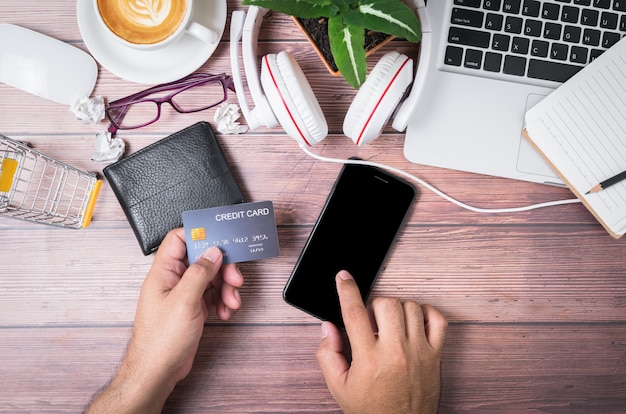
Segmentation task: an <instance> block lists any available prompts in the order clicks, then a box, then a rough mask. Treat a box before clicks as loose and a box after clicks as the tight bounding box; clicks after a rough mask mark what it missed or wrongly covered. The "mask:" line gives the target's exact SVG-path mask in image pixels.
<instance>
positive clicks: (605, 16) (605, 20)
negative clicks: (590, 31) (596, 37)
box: [600, 12, 618, 30]
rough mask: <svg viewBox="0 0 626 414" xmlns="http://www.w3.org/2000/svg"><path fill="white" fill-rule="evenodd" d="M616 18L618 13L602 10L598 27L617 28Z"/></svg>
mask: <svg viewBox="0 0 626 414" xmlns="http://www.w3.org/2000/svg"><path fill="white" fill-rule="evenodd" d="M617 18H618V15H617V14H616V13H610V12H602V17H600V27H601V28H603V29H609V30H615V29H617Z"/></svg>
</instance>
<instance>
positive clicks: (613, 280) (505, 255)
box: [0, 213, 626, 326]
mask: <svg viewBox="0 0 626 414" xmlns="http://www.w3.org/2000/svg"><path fill="white" fill-rule="evenodd" d="M279 217H280V213H279ZM12 221H14V220H12ZM27 224H28V225H29V226H30V227H28V230H26V231H27V233H26V234H28V236H29V237H24V234H25V230H24V229H26V227H20V228H19V230H18V229H17V228H16V229H15V230H6V229H5V230H2V235H3V237H2V238H1V239H0V263H3V265H2V267H1V270H0V275H1V276H0V303H2V304H3V305H4V307H5V309H4V310H3V312H1V313H0V326H32V325H40V324H53V325H54V324H78V325H80V324H86V323H90V324H98V323H105V324H106V323H120V322H125V323H129V322H130V321H132V319H133V315H134V310H135V305H136V298H137V295H138V292H139V288H140V287H141V283H142V282H143V278H144V277H145V274H146V273H147V271H148V269H149V267H150V265H151V263H152V257H144V256H143V255H142V254H141V252H140V250H139V247H138V245H137V242H136V240H135V239H134V235H133V234H132V232H131V230H130V228H128V227H121V226H120V227H113V228H101V227H100V226H99V225H98V224H94V225H93V226H94V227H93V228H89V229H88V230H87V231H83V230H64V229H49V228H48V227H47V226H38V225H30V224H29V223H27ZM309 232H310V228H309V227H308V226H305V227H302V226H291V225H286V224H282V225H281V226H280V227H279V240H280V242H281V256H280V257H278V258H274V259H268V260H264V261H260V262H251V263H245V264H241V265H240V268H241V270H242V272H243V274H244V275H245V277H246V284H245V286H244V287H243V288H242V290H241V294H242V297H243V307H242V309H241V310H240V311H239V313H238V315H237V317H236V318H237V319H236V321H237V322H238V323H261V322H271V323H285V322H290V323H305V322H310V321H311V320H313V319H312V318H311V317H309V316H307V315H305V314H304V313H302V312H300V311H298V310H296V309H294V308H291V307H290V306H288V305H286V304H285V303H284V302H283V300H282V289H283V287H284V285H285V283H286V281H287V279H288V277H289V274H290V273H291V270H292V268H293V266H294V264H295V261H296V259H297V257H298V255H299V253H300V251H301V249H302V247H303V246H304V242H305V240H306V238H307V237H308V234H309ZM602 232H603V230H601V229H597V228H593V229H590V228H587V227H584V226H583V227H581V228H571V227H567V228H563V227H561V226H542V227H541V228H537V227H532V226H528V227H506V226H505V227H502V228H501V227H492V226H484V227H481V226H469V227H467V226H466V227H462V228H459V227H444V226H441V227H431V226H430V225H426V226H424V225H419V224H416V225H413V224H412V225H409V226H408V227H407V228H406V229H405V230H404V231H403V232H402V234H401V235H400V238H399V240H398V243H397V244H396V246H395V248H394V250H393V251H392V254H391V255H390V257H389V260H388V261H387V263H386V266H385V269H384V271H383V272H382V274H381V276H380V279H379V281H378V282H377V284H376V286H375V289H374V293H373V294H374V295H384V296H396V297H402V298H405V299H413V300H418V301H420V302H428V303H431V304H433V305H436V306H437V307H439V308H440V309H441V310H442V311H443V312H444V314H445V315H446V316H447V317H448V318H449V319H450V320H451V321H490V322H496V321H506V322H522V323H526V322H531V321H533V322H549V321H563V322H589V321H597V322H605V321H623V320H624V312H623V309H624V308H625V307H626V269H624V267H623V263H622V262H621V261H617V260H614V258H615V257H623V254H624V247H623V245H621V244H616V243H607V241H609V240H612V239H611V238H610V237H608V236H607V237H605V235H604V234H603V233H602ZM536 234H541V235H542V237H536V236H535V237H533V235H536ZM557 240H558V248H555V247H554V243H555V242H556V241H557ZM77 246H80V249H79V250H77ZM587 251H592V252H594V255H593V257H589V258H586V260H584V261H581V260H579V259H580V258H581V257H585V255H586V254H587ZM76 252H78V254H77V253H76ZM496 258H497V259H496ZM547 264H549V265H547Z"/></svg>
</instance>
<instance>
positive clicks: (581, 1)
mask: <svg viewBox="0 0 626 414" xmlns="http://www.w3.org/2000/svg"><path fill="white" fill-rule="evenodd" d="M574 4H577V5H579V6H591V0H574Z"/></svg>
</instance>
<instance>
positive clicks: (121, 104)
mask: <svg viewBox="0 0 626 414" xmlns="http://www.w3.org/2000/svg"><path fill="white" fill-rule="evenodd" d="M214 81H218V82H219V83H220V84H221V85H222V89H223V90H224V96H223V97H222V99H221V100H219V101H218V102H215V103H212V104H210V105H208V106H206V107H203V108H200V109H194V110H191V111H187V110H184V109H182V108H180V107H178V105H176V102H174V101H173V100H172V99H173V98H174V97H175V96H176V95H178V94H179V93H181V92H184V91H186V90H188V89H191V88H193V87H195V86H199V85H204V84H205V83H209V82H214ZM229 89H230V90H231V91H232V92H235V85H234V82H233V78H232V76H230V75H227V74H225V73H221V74H219V75H212V74H208V73H192V74H191V75H188V76H186V77H184V78H182V79H179V80H176V81H173V82H168V83H164V84H161V85H156V86H153V87H151V88H148V89H145V90H143V91H139V92H137V93H134V94H132V95H129V96H126V97H124V98H120V99H117V100H115V101H113V102H110V103H109V104H107V105H106V107H105V115H106V117H107V119H108V120H109V122H110V124H109V128H108V131H109V132H110V133H111V135H113V134H115V133H116V132H117V131H123V130H130V129H138V128H142V127H145V126H147V125H150V124H153V123H155V122H156V121H158V120H159V118H161V105H162V104H163V103H166V102H167V103H169V104H170V106H171V107H172V108H174V110H175V111H176V112H178V113H181V114H185V113H194V112H200V111H204V110H207V109H209V108H212V107H214V106H216V105H219V104H221V103H222V102H225V101H226V99H228V90H229ZM170 90H173V91H174V92H173V93H171V94H169V95H166V96H163V97H160V98H148V96H150V95H152V94H154V93H158V92H165V91H170ZM143 102H153V103H155V104H156V106H157V115H156V117H155V118H154V119H153V120H151V121H149V122H146V123H144V124H141V125H137V126H132V127H123V126H120V125H119V123H120V122H122V119H124V115H125V114H126V112H127V107H130V106H131V105H134V104H137V103H143ZM118 108H119V110H120V112H119V113H118V114H116V115H117V116H113V115H111V113H110V112H109V110H110V109H118ZM114 118H115V119H114Z"/></svg>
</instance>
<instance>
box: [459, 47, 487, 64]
mask: <svg viewBox="0 0 626 414" xmlns="http://www.w3.org/2000/svg"><path fill="white" fill-rule="evenodd" d="M482 63H483V52H482V51H480V50H476V49H467V51H466V52H465V62H464V63H463V66H465V67H466V68H470V69H480V68H481V67H482Z"/></svg>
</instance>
